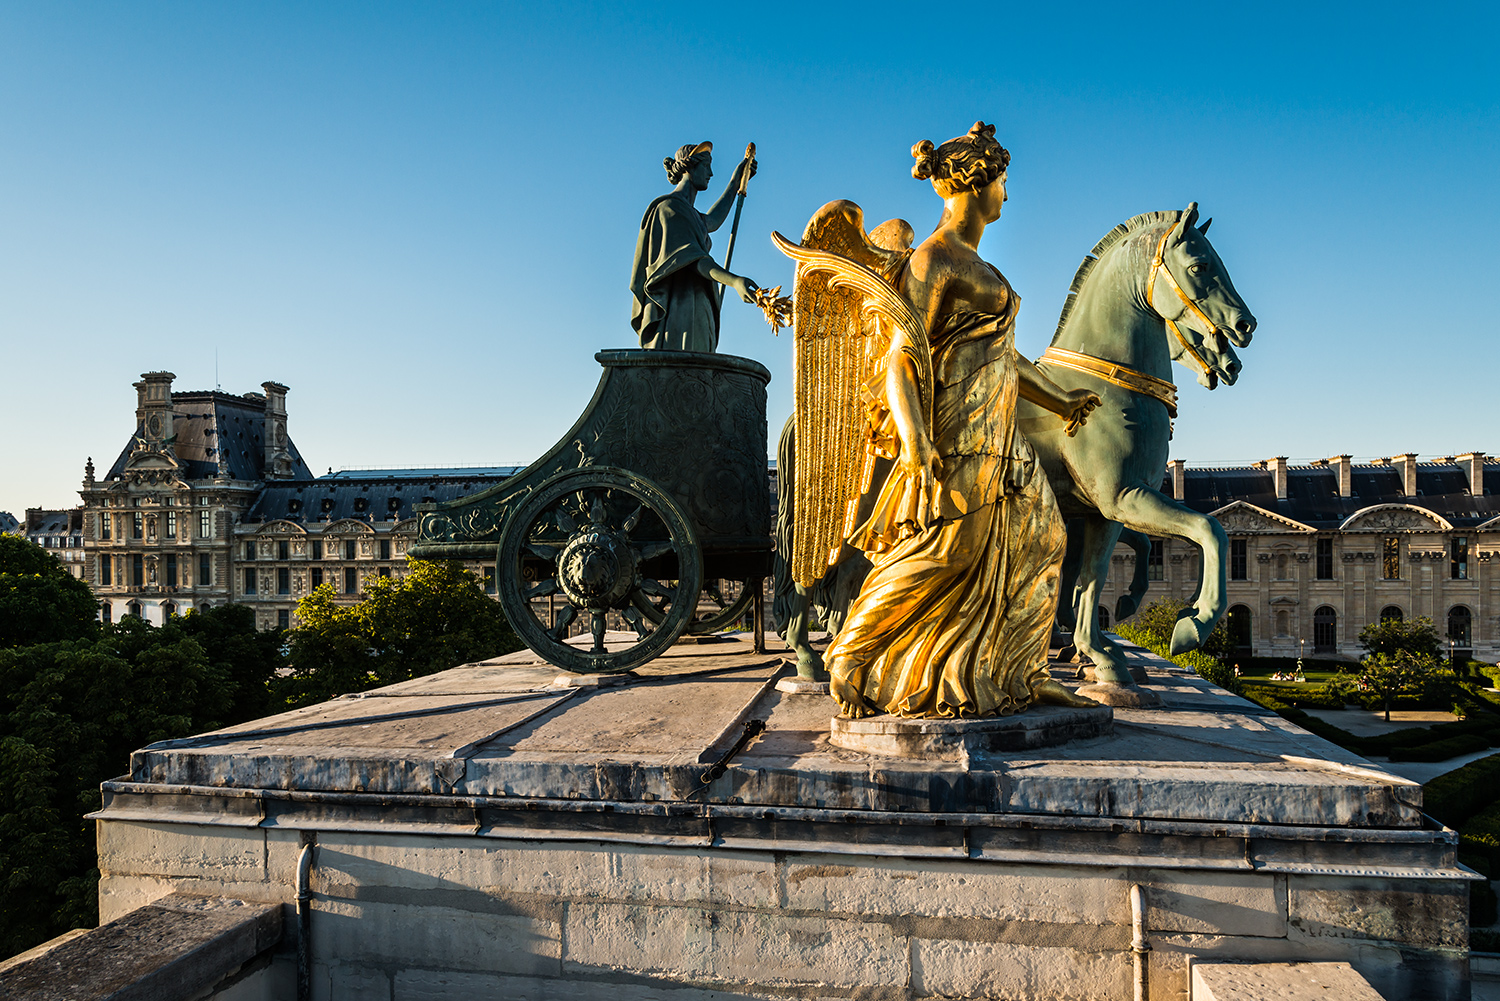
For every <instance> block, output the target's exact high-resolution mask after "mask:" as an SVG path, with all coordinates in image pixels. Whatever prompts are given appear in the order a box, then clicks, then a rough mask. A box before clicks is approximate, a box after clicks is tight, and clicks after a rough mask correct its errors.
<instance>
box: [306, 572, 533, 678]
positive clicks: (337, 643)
mask: <svg viewBox="0 0 1500 1001" xmlns="http://www.w3.org/2000/svg"><path fill="white" fill-rule="evenodd" d="M407 568H408V569H407V573H406V575H405V576H404V577H381V578H376V579H375V580H374V581H372V582H371V583H370V585H369V587H368V588H367V589H366V591H365V594H364V598H363V600H362V601H360V602H359V603H358V604H355V605H341V604H339V603H338V601H337V600H336V597H335V594H334V591H333V588H332V587H331V586H329V585H326V584H325V585H323V586H322V587H318V588H314V589H313V591H312V593H311V594H309V595H308V596H307V597H305V598H303V599H302V600H301V601H299V602H298V603H297V623H298V625H297V628H295V629H293V630H292V631H291V633H290V636H289V638H290V641H291V667H292V670H291V674H290V675H289V676H288V677H287V678H285V679H283V680H282V682H281V683H280V684H279V685H278V689H279V691H280V692H281V694H282V695H283V696H284V698H285V700H286V702H287V703H288V704H290V705H294V706H301V705H308V704H311V703H314V702H321V701H323V700H325V699H330V698H334V697H336V696H339V695H345V694H347V693H349V692H358V691H364V690H366V689H369V688H377V687H380V686H382V685H390V684H395V683H396V682H399V681H406V680H409V679H411V678H416V677H420V676H422V675H426V674H434V673H436V672H438V671H446V670H447V669H448V668H450V667H457V666H458V665H459V664H463V663H467V662H469V661H474V660H484V659H486V658H489V657H496V656H499V655H500V654H503V653H509V652H511V651H512V650H519V649H520V648H521V642H520V641H519V640H518V639H517V638H516V635H515V633H514V632H512V631H511V628H510V624H509V623H507V622H506V621H505V615H504V613H503V612H501V610H500V605H499V603H498V602H496V601H494V600H493V599H492V598H489V597H487V596H486V595H485V593H484V591H483V590H482V589H481V587H480V583H479V579H478V578H477V577H475V576H474V575H473V574H472V573H470V572H469V571H467V570H465V569H464V568H463V567H462V566H461V565H460V564H458V563H454V562H451V561H442V562H434V561H428V560H409V561H408V562H407Z"/></svg>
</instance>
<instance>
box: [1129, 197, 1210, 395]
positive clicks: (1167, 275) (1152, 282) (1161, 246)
mask: <svg viewBox="0 0 1500 1001" xmlns="http://www.w3.org/2000/svg"><path fill="white" fill-rule="evenodd" d="M1175 228H1176V226H1168V227H1167V231H1166V232H1165V233H1163V234H1162V235H1161V240H1160V241H1159V242H1158V243H1157V244H1156V253H1155V254H1154V255H1153V256H1152V258H1151V270H1150V272H1149V273H1148V274H1147V277H1146V305H1147V306H1150V307H1151V309H1153V310H1155V309H1156V303H1155V302H1154V301H1153V299H1152V297H1151V293H1152V290H1153V289H1154V288H1155V287H1156V276H1157V274H1158V273H1160V274H1161V276H1162V277H1163V278H1164V279H1166V282H1167V284H1168V285H1169V286H1171V288H1172V291H1173V292H1176V293H1177V298H1179V299H1181V300H1182V304H1183V305H1184V306H1186V307H1187V308H1188V309H1189V310H1190V311H1191V312H1192V314H1193V315H1194V316H1196V317H1197V318H1198V319H1199V320H1202V321H1203V326H1204V328H1205V330H1214V331H1217V330H1218V329H1219V325H1218V324H1217V323H1215V322H1214V321H1212V320H1210V319H1209V318H1208V315H1207V314H1206V313H1204V312H1203V310H1201V309H1199V308H1198V304H1197V303H1196V302H1194V301H1193V300H1192V299H1191V298H1189V297H1188V294H1187V293H1186V292H1184V291H1183V290H1182V286H1181V285H1179V284H1177V279H1176V277H1174V276H1173V274H1172V269H1170V268H1168V267H1167V265H1166V262H1165V261H1164V260H1162V255H1163V254H1165V253H1166V249H1167V237H1169V236H1171V235H1172V230H1173V229H1175ZM1162 320H1163V322H1165V323H1166V325H1167V329H1168V330H1170V331H1172V334H1173V335H1174V336H1175V337H1176V338H1177V343H1179V344H1181V345H1182V350H1184V351H1186V352H1187V354H1188V357H1189V358H1191V359H1193V361H1195V362H1197V363H1198V367H1199V368H1201V369H1203V371H1204V373H1205V374H1208V373H1211V372H1212V371H1213V369H1212V368H1211V367H1210V366H1209V364H1208V362H1206V361H1204V360H1203V356H1202V355H1200V354H1199V353H1198V350H1197V349H1196V348H1194V347H1193V345H1192V344H1191V343H1189V342H1188V339H1187V338H1186V337H1184V336H1182V331H1181V330H1178V329H1177V324H1176V323H1173V322H1172V321H1171V320H1168V319H1167V318H1166V317H1165V316H1163V317H1162ZM1204 336H1209V335H1208V334H1207V333H1205V335H1204Z"/></svg>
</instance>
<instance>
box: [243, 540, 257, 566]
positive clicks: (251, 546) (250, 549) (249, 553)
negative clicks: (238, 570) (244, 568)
mask: <svg viewBox="0 0 1500 1001" xmlns="http://www.w3.org/2000/svg"><path fill="white" fill-rule="evenodd" d="M253 559H255V543H253V542H247V543H245V560H246V561H247V562H248V561H249V560H253Z"/></svg>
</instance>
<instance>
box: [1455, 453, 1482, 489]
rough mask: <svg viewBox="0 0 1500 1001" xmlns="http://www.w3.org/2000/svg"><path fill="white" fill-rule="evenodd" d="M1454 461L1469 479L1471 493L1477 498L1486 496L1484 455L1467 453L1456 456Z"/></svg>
mask: <svg viewBox="0 0 1500 1001" xmlns="http://www.w3.org/2000/svg"><path fill="white" fill-rule="evenodd" d="M1454 459H1455V460H1456V461H1457V462H1458V464H1459V465H1460V466H1462V467H1463V470H1464V472H1465V473H1466V474H1467V475H1468V477H1469V493H1470V494H1472V495H1473V496H1475V497H1483V496H1484V453H1483V452H1465V453H1464V454H1463V455H1458V456H1454Z"/></svg>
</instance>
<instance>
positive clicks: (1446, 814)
mask: <svg viewBox="0 0 1500 1001" xmlns="http://www.w3.org/2000/svg"><path fill="white" fill-rule="evenodd" d="M1497 792H1500V754H1492V755H1490V756H1489V757H1487V758H1480V759H1479V760H1478V761H1471V762H1469V763H1468V764H1467V765H1464V766H1463V767H1462V768H1455V769H1454V770H1453V771H1451V772H1447V773H1445V774H1443V775H1439V776H1438V777H1437V778H1435V779H1433V780H1432V781H1431V782H1428V783H1427V784H1426V785H1424V786H1423V787H1422V803H1423V809H1425V810H1426V811H1427V813H1428V815H1429V816H1431V817H1432V818H1433V819H1434V820H1438V821H1441V822H1442V823H1444V824H1447V825H1448V826H1449V827H1452V828H1459V827H1462V826H1463V825H1464V824H1465V823H1467V822H1468V821H1469V819H1470V818H1471V817H1474V816H1476V815H1478V814H1479V813H1480V812H1481V811H1483V810H1485V809H1486V808H1488V807H1489V806H1490V804H1492V803H1494V802H1495V799H1496V794H1497Z"/></svg>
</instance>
